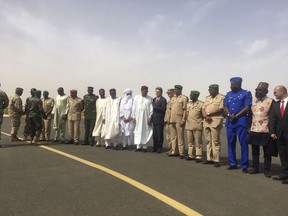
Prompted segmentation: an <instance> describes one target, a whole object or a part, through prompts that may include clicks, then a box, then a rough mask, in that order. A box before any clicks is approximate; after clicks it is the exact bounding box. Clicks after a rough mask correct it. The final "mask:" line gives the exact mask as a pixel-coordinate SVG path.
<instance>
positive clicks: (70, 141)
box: [60, 140, 74, 144]
mask: <svg viewBox="0 0 288 216" xmlns="http://www.w3.org/2000/svg"><path fill="white" fill-rule="evenodd" d="M60 143H62V141H60ZM65 143H66V144H73V143H74V140H67V141H66V142H65Z"/></svg>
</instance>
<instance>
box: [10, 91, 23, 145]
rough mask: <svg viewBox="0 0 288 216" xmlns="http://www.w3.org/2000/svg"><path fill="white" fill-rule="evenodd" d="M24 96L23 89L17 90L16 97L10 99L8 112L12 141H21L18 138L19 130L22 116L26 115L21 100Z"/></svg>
mask: <svg viewBox="0 0 288 216" xmlns="http://www.w3.org/2000/svg"><path fill="white" fill-rule="evenodd" d="M22 94H23V89H22V88H16V90H15V95H13V96H12V97H11V99H10V102H9V106H8V111H9V115H10V116H11V123H12V128H11V133H10V140H11V141H20V140H21V139H19V138H18V137H17V134H18V130H19V127H20V124H21V116H22V115H23V114H24V112H23V103H22V99H21V95H22Z"/></svg>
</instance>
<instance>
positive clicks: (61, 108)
mask: <svg viewBox="0 0 288 216" xmlns="http://www.w3.org/2000/svg"><path fill="white" fill-rule="evenodd" d="M68 98H69V97H68V95H63V96H60V95H57V96H56V99H55V104H54V107H53V110H52V114H54V120H53V128H54V129H59V127H60V126H61V125H62V124H63V123H64V122H65V120H64V119H63V116H64V115H66V114H67V113H68V106H67V104H68Z"/></svg>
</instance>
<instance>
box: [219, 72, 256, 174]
mask: <svg viewBox="0 0 288 216" xmlns="http://www.w3.org/2000/svg"><path fill="white" fill-rule="evenodd" d="M230 82H231V90H232V91H230V92H228V93H227V95H226V97H225V100H224V106H225V111H226V114H227V117H226V127H227V140H228V159H229V162H230V166H229V168H228V170H233V169H237V160H236V140H237V135H238V138H239V142H240V145H241V162H240V167H241V168H242V172H243V173H248V166H249V160H248V145H247V142H246V137H247V127H248V118H247V116H248V115H247V113H248V112H249V110H250V108H251V105H252V95H251V93H250V92H249V91H246V90H243V89H242V88H241V84H242V78H240V77H233V78H231V79H230Z"/></svg>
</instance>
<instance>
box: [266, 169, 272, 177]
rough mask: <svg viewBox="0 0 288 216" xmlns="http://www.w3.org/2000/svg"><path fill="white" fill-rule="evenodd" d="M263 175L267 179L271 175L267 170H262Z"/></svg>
mask: <svg viewBox="0 0 288 216" xmlns="http://www.w3.org/2000/svg"><path fill="white" fill-rule="evenodd" d="M264 175H265V177H267V178H271V176H272V173H271V172H270V171H269V170H264Z"/></svg>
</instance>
